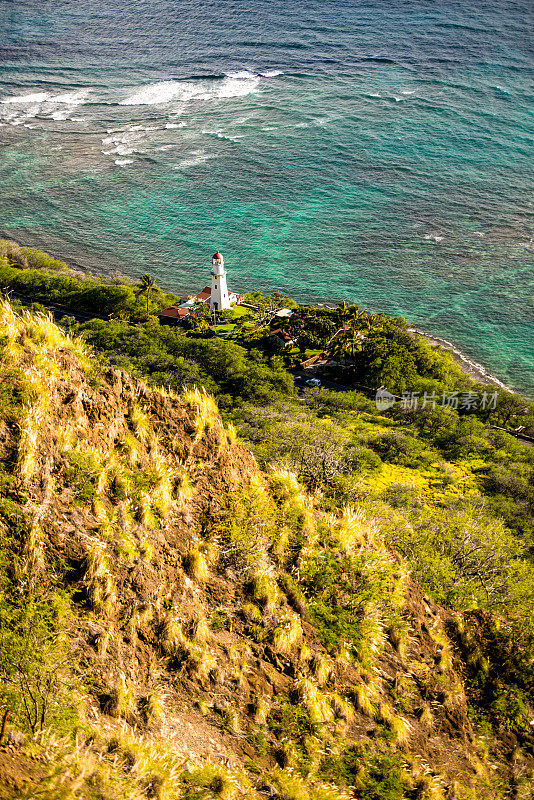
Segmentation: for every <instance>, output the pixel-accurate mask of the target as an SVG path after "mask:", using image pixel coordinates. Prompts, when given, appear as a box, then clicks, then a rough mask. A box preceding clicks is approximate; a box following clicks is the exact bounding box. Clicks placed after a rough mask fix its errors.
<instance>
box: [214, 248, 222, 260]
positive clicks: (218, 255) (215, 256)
mask: <svg viewBox="0 0 534 800" xmlns="http://www.w3.org/2000/svg"><path fill="white" fill-rule="evenodd" d="M213 258H222V255H221V254H220V253H219V248H217V252H216V253H215V255H214V256H213Z"/></svg>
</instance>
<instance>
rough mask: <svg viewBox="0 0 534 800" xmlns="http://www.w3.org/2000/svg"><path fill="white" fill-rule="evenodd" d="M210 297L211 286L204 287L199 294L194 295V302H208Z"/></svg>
mask: <svg viewBox="0 0 534 800" xmlns="http://www.w3.org/2000/svg"><path fill="white" fill-rule="evenodd" d="M210 297H211V286H204V288H203V289H202V291H201V292H199V293H198V294H197V295H195V300H209V299H210Z"/></svg>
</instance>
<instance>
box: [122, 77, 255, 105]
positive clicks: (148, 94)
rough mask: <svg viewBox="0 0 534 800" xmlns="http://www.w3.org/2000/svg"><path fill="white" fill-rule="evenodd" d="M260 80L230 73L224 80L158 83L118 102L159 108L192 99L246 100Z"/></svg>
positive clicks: (143, 87)
mask: <svg viewBox="0 0 534 800" xmlns="http://www.w3.org/2000/svg"><path fill="white" fill-rule="evenodd" d="M260 80H261V77H260V76H259V75H255V74H254V73H253V72H248V71H246V70H243V71H241V72H229V73H227V74H226V75H225V76H224V77H223V78H218V79H215V80H210V81H206V80H202V81H200V80H197V81H160V82H159V83H151V84H148V85H147V86H142V87H140V88H139V89H138V91H136V92H135V93H134V94H132V95H130V96H129V97H127V98H125V99H124V100H121V101H120V103H119V105H122V106H146V105H150V106H151V105H162V104H164V103H171V102H180V103H187V102H189V101H191V100H217V99H223V98H230V97H246V95H248V94H251V93H253V92H255V91H256V90H257V88H258V84H259V83H260Z"/></svg>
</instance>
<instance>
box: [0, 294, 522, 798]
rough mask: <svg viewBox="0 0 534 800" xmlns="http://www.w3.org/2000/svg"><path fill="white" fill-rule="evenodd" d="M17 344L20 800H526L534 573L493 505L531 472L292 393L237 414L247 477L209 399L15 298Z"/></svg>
mask: <svg viewBox="0 0 534 800" xmlns="http://www.w3.org/2000/svg"><path fill="white" fill-rule="evenodd" d="M0 337H1V338H0V343H1V353H0V356H1V371H0V391H1V393H2V404H1V406H0V409H1V410H0V415H1V427H0V447H1V450H0V458H1V465H2V471H1V480H2V496H1V501H0V519H1V525H0V568H1V572H0V637H1V642H0V677H1V683H0V704H1V705H2V707H3V708H5V709H6V710H8V711H9V717H8V719H7V735H6V737H5V739H6V744H4V745H3V746H2V747H0V797H1V798H3V799H5V800H14V798H34V797H43V798H47V799H49V800H52V798H68V797H77V798H109V800H111V798H132V799H133V798H146V797H152V798H159V799H160V800H163V798H191V800H192V799H193V798H210V797H211V798H217V797H220V798H251V799H252V798H265V797H274V798H280V799H282V798H283V799H284V800H327V799H328V800H336V799H338V798H365V799H366V800H401V798H428V800H430V798H432V799H433V800H438V799H439V798H465V800H468V799H470V800H471V799H472V800H475V798H476V799H477V800H478V799H479V798H504V797H510V796H514V797H518V798H525V799H526V798H528V797H529V796H530V791H531V785H532V779H533V776H534V772H533V768H534V736H533V728H532V725H531V721H532V719H533V718H534V707H533V705H532V690H533V688H534V680H533V670H532V665H533V650H532V626H531V618H532V614H531V612H532V608H531V605H530V603H531V599H530V598H531V591H532V566H531V561H530V558H529V545H528V543H527V538H528V536H527V531H526V528H525V526H523V527H522V528H521V529H519V528H518V529H517V530H516V531H515V532H512V531H511V529H510V528H509V527H507V526H506V525H504V524H503V522H502V518H500V516H499V514H496V513H495V510H494V507H493V505H492V502H493V500H492V498H493V499H494V498H495V497H496V496H497V495H496V494H491V492H492V491H493V489H492V488H491V487H492V486H495V485H496V484H495V481H496V480H497V479H498V474H501V475H502V471H503V470H508V471H509V473H510V475H512V476H513V477H514V478H517V477H518V476H519V474H521V475H523V476H524V475H525V474H527V472H528V470H530V469H531V468H532V456H531V450H529V449H527V448H526V447H523V446H521V445H519V444H518V443H517V442H515V440H512V439H511V437H508V436H507V435H505V434H498V433H497V432H491V430H490V429H489V428H487V427H484V426H483V423H482V422H481V421H480V420H479V421H478V422H477V421H476V420H475V421H474V422H470V423H469V425H472V426H473V425H474V428H469V427H467V428H466V427H465V426H466V425H467V422H466V421H465V420H462V419H460V418H459V417H458V415H456V416H451V417H450V419H449V417H448V416H447V415H445V416H444V417H439V418H436V419H434V418H433V417H432V418H430V419H427V420H426V421H424V420H423V419H419V418H417V417H413V418H405V417H401V418H397V417H395V416H394V415H390V416H381V415H379V414H378V413H375V412H373V411H372V408H370V407H369V404H368V402H367V401H365V400H364V399H363V398H361V397H357V396H353V397H352V398H351V402H350V404H349V401H348V399H347V398H348V396H345V395H344V396H338V395H337V394H336V393H331V394H330V393H324V392H323V393H321V392H319V393H311V394H310V396H309V397H308V399H307V400H306V401H305V402H299V401H297V400H292V399H291V395H290V393H288V394H289V397H288V396H286V398H285V399H283V398H282V397H280V396H279V394H277V393H276V392H275V393H274V395H273V396H272V397H271V398H270V400H269V401H268V402H265V401H264V402H263V404H262V405H261V406H260V407H258V405H255V404H254V403H252V402H251V401H250V400H246V399H245V396H244V395H242V396H241V397H242V399H241V400H240V402H239V403H238V404H234V405H233V407H232V409H231V413H232V414H233V415H234V423H235V424H236V425H238V426H239V429H240V431H241V433H240V436H241V437H245V436H246V437H247V439H248V441H250V442H251V444H252V446H253V447H254V449H255V452H256V456H257V458H256V459H255V458H254V457H253V456H252V455H251V454H250V452H249V451H248V450H247V449H246V448H245V447H244V446H243V445H242V444H240V443H239V441H238V440H237V435H236V428H235V427H234V425H233V424H231V423H230V422H229V420H228V418H227V421H226V422H225V423H223V422H222V420H221V417H220V416H219V413H218V410H217V406H216V402H215V400H214V399H213V398H212V397H210V396H209V395H206V394H205V393H204V392H203V391H202V390H199V389H193V388H190V389H185V390H184V391H182V392H181V393H180V394H177V393H174V392H172V391H168V390H167V391H165V390H161V389H156V388H150V387H149V386H148V385H147V384H146V383H145V382H143V381H141V380H139V379H137V378H133V377H131V376H130V375H129V374H128V373H127V372H125V371H123V370H121V369H117V368H112V367H109V366H106V365H105V364H103V363H102V359H101V357H96V356H95V354H94V352H93V351H92V350H91V349H90V348H89V347H88V345H87V344H86V343H84V342H81V341H80V340H78V339H75V338H70V337H68V336H66V335H65V334H64V332H62V331H61V330H60V329H59V328H58V327H56V326H55V325H54V324H53V323H51V322H50V320H49V319H47V318H46V317H44V316H35V315H32V314H29V313H24V314H22V315H19V314H17V313H14V312H13V309H12V308H11V307H10V306H9V304H7V303H4V304H3V305H2V307H1V311H0ZM245 353H246V350H245ZM242 357H243V359H245V355H242ZM204 363H205V364H206V366H205V369H206V371H207V372H209V369H210V367H209V365H208V363H207V362H204ZM244 363H248V361H246V359H245V361H244ZM262 368H264V369H275V366H273V365H271V366H269V365H268V363H267V362H266V363H265V364H264V366H263V367H262ZM221 369H222V368H221ZM220 374H221V375H223V372H221V373H220ZM221 394H222V395H224V394H225V392H222V393H221ZM347 406H348V407H347ZM475 423H476V424H475ZM478 425H482V426H483V427H482V428H480V427H477V426H478ZM462 426H464V427H462ZM481 453H483V454H484V455H483V457H481ZM481 462H482V463H481ZM517 465H521V467H520V468H519V467H518V466H517ZM260 467H261V468H260ZM497 467H499V468H500V469H501V473H498V470H497ZM492 470H493V472H492ZM496 471H497V477H496ZM295 473H297V475H295ZM492 476H493V477H492ZM488 481H493V483H488ZM502 496H503V497H506V495H502ZM527 500H528V495H527ZM525 513H526V512H525ZM525 518H526V517H525ZM521 519H523V517H521ZM422 586H423V588H422ZM445 605H446V606H447V607H445Z"/></svg>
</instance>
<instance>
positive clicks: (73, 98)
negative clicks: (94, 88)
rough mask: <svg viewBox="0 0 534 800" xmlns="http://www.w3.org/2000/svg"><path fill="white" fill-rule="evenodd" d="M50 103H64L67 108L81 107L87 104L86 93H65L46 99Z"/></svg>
mask: <svg viewBox="0 0 534 800" xmlns="http://www.w3.org/2000/svg"><path fill="white" fill-rule="evenodd" d="M48 99H49V100H50V102H52V103H65V104H66V105H68V106H83V104H84V103H85V102H87V92H85V91H80V92H67V93H66V94H58V95H56V96H55V97H50V98H48Z"/></svg>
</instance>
